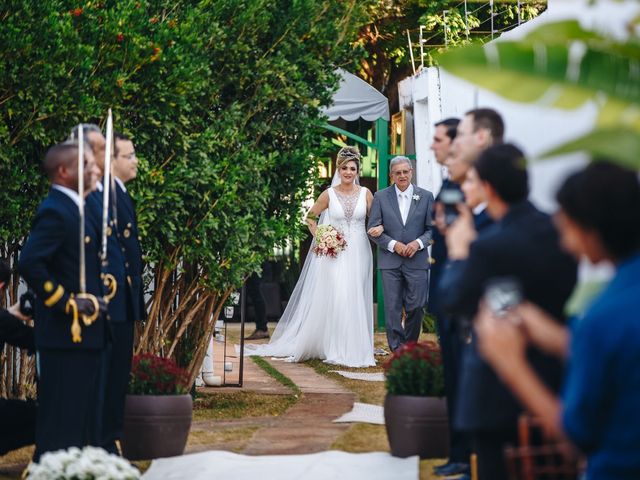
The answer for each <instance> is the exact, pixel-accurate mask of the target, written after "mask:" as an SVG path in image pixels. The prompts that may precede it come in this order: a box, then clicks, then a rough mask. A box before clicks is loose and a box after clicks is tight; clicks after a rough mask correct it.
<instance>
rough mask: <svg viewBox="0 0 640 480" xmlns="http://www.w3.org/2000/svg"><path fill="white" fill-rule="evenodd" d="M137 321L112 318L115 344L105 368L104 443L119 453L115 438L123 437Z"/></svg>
mask: <svg viewBox="0 0 640 480" xmlns="http://www.w3.org/2000/svg"><path fill="white" fill-rule="evenodd" d="M133 327H134V322H111V331H112V334H113V339H112V342H113V343H112V345H111V348H110V351H109V355H108V360H107V362H108V368H107V369H106V371H105V377H106V378H105V382H106V383H105V384H106V391H105V400H104V405H105V408H104V416H103V436H102V438H103V442H102V447H103V448H104V449H105V450H106V451H108V452H109V453H115V454H117V453H118V449H117V447H116V440H119V439H120V438H121V437H122V421H123V417H124V402H125V397H126V395H127V387H128V385H129V374H130V372H131V359H132V357H133V331H134V328H133Z"/></svg>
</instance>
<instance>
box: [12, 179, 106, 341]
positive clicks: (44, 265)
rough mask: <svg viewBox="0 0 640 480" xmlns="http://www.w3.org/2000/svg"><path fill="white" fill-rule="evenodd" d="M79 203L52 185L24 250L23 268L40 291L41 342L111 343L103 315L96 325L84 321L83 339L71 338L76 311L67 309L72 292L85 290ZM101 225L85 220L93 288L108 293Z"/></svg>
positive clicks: (88, 278) (38, 333) (88, 275)
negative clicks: (104, 286) (102, 266)
mask: <svg viewBox="0 0 640 480" xmlns="http://www.w3.org/2000/svg"><path fill="white" fill-rule="evenodd" d="M79 222H80V217H79V213H78V206H77V205H76V203H75V202H74V201H73V200H72V199H71V198H69V197H68V196H67V195H66V194H65V193H63V192H61V191H59V190H56V189H54V188H52V189H51V190H50V191H49V195H48V196H47V198H45V199H44V201H43V202H42V203H41V204H40V207H39V208H38V212H37V214H36V218H35V221H34V223H33V228H32V230H31V233H30V234H29V238H28V239H27V242H26V244H25V245H24V247H23V249H22V253H21V254H20V261H19V264H18V270H19V271H20V275H22V277H24V279H25V280H26V281H27V283H28V284H29V286H30V287H31V288H32V289H33V291H35V292H36V297H37V298H36V310H35V319H36V320H35V334H36V337H35V338H36V348H38V349H40V348H64V349H101V348H103V347H104V346H105V345H106V340H107V336H106V335H107V334H106V325H105V319H104V317H103V316H102V315H100V316H98V318H97V319H96V321H95V322H94V323H93V324H91V325H90V326H85V325H84V324H83V323H82V322H80V325H81V328H82V333H81V335H82V342H80V343H73V342H72V340H71V320H72V316H71V315H70V314H68V313H66V312H65V309H66V306H67V302H68V300H69V298H70V295H71V294H75V293H78V292H79V290H80V279H79V267H80V264H79V256H80V253H79V236H80V227H79ZM99 238H100V234H99V230H97V229H96V228H95V224H94V223H93V222H91V221H86V222H85V259H86V269H85V270H86V273H85V274H86V283H87V293H91V294H93V295H96V296H98V297H101V296H103V291H102V288H101V283H100V261H99V258H98V250H99Z"/></svg>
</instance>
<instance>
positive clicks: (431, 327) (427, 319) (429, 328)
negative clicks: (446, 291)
mask: <svg viewBox="0 0 640 480" xmlns="http://www.w3.org/2000/svg"><path fill="white" fill-rule="evenodd" d="M422 332H423V333H431V334H437V333H438V326H437V320H436V316H435V315H434V314H433V313H431V312H427V311H425V312H424V316H423V317H422Z"/></svg>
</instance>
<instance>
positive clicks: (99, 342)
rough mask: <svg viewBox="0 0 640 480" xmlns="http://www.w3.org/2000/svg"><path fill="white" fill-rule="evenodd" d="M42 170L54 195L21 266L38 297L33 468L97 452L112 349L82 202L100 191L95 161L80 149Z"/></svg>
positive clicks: (93, 232) (64, 150)
mask: <svg viewBox="0 0 640 480" xmlns="http://www.w3.org/2000/svg"><path fill="white" fill-rule="evenodd" d="M81 151H84V152H83V153H84V154H83V155H82V156H81V155H80V152H81ZM79 159H82V160H83V162H82V164H81V163H80V161H79ZM43 167H44V170H45V172H46V174H47V176H48V178H49V181H50V183H51V189H50V191H49V195H48V196H47V197H46V198H45V199H44V201H43V202H42V203H41V204H40V207H39V208H38V212H37V214H36V217H35V220H34V223H33V228H32V230H31V233H30V234H29V238H28V239H27V242H26V244H25V246H24V247H23V249H22V253H21V255H20V261H19V265H18V268H19V271H20V274H21V275H22V276H23V277H24V278H25V280H26V281H27V283H28V284H29V286H30V287H31V288H32V289H33V290H34V291H35V292H36V296H37V299H36V314H35V318H36V321H35V345H36V351H37V367H38V413H37V425H36V451H35V454H34V460H35V461H38V460H39V458H40V456H41V455H42V454H43V453H45V452H48V451H55V450H59V449H66V448H68V447H72V446H75V447H82V446H84V445H88V444H92V445H97V444H99V440H100V435H101V431H100V430H101V422H102V408H103V395H104V392H103V383H104V380H103V358H104V350H105V348H106V347H107V342H108V332H107V326H106V323H105V319H104V316H103V315H102V310H103V308H104V301H103V299H102V295H103V290H102V284H101V282H100V261H99V257H98V253H99V252H98V248H99V241H100V232H99V231H98V229H97V228H95V222H91V221H89V222H86V224H85V222H84V200H85V199H84V194H85V193H88V192H90V191H91V190H93V189H94V188H95V184H96V180H97V177H98V174H99V172H98V170H97V168H96V166H95V161H94V157H93V153H92V152H91V149H90V148H89V147H88V146H87V147H86V148H85V146H84V144H83V143H82V142H79V143H65V144H61V145H56V146H54V147H52V148H50V149H49V151H48V152H47V154H46V156H45V159H44V162H43ZM81 169H82V170H83V172H82V174H80V172H81ZM85 186H86V189H85ZM81 235H82V239H81V238H80V237H81Z"/></svg>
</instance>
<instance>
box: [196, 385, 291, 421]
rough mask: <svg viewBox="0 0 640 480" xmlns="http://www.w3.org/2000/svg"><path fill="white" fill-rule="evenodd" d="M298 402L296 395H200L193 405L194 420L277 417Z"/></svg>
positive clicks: (247, 392) (243, 393)
mask: <svg viewBox="0 0 640 480" xmlns="http://www.w3.org/2000/svg"><path fill="white" fill-rule="evenodd" d="M296 401H297V398H296V396H295V395H293V394H292V395H267V394H263V393H254V392H249V391H244V390H243V391H236V392H224V391H221V392H214V393H199V394H198V397H197V398H196V400H195V402H194V403H193V419H194V420H226V419H236V418H247V417H276V416H278V415H282V414H283V413H284V412H285V411H287V409H288V408H289V407H290V406H291V405H293V404H294V403H295V402H296Z"/></svg>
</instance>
